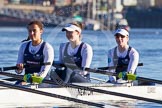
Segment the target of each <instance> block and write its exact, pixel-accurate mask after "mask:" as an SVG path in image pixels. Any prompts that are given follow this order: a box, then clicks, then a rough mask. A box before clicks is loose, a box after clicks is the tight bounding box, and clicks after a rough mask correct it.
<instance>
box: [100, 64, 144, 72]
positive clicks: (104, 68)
mask: <svg viewBox="0 0 162 108" xmlns="http://www.w3.org/2000/svg"><path fill="white" fill-rule="evenodd" d="M126 66H127V65H120V66H110V67H98V69H102V70H108V69H115V68H117V67H118V68H123V67H126ZM137 66H143V63H138V65H137Z"/></svg>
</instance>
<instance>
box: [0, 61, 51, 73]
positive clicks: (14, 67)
mask: <svg viewBox="0 0 162 108" xmlns="http://www.w3.org/2000/svg"><path fill="white" fill-rule="evenodd" d="M50 64H51V62H45V63H38V64H34V65H26V64H24V68H33V67H38V66H42V65H50ZM16 69H18V67H17V66H10V67H1V68H0V72H3V71H8V70H16Z"/></svg>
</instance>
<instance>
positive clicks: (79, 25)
mask: <svg viewBox="0 0 162 108" xmlns="http://www.w3.org/2000/svg"><path fill="white" fill-rule="evenodd" d="M70 24H72V25H75V26H77V27H79V28H81V30H82V29H83V28H84V27H83V24H82V23H81V22H79V21H75V22H72V23H70Z"/></svg>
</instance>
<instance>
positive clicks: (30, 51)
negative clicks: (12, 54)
mask: <svg viewBox="0 0 162 108" xmlns="http://www.w3.org/2000/svg"><path fill="white" fill-rule="evenodd" d="M27 29H28V38H29V39H28V41H26V42H23V43H22V45H21V46H20V49H19V53H18V59H17V67H18V70H17V71H16V72H17V73H18V74H20V73H22V71H23V69H24V64H26V65H35V64H40V63H44V62H50V63H51V64H50V65H45V66H38V67H33V68H25V74H26V75H28V76H27V77H28V80H29V82H30V80H31V78H29V77H31V75H33V74H34V75H35V76H39V77H41V78H45V77H46V76H47V73H48V71H49V70H50V68H51V65H52V62H53V58H54V51H53V47H52V46H51V45H50V44H49V43H47V42H45V41H43V39H42V37H41V35H42V33H43V24H42V23H41V22H40V21H31V22H30V23H29V24H28V25H27ZM30 40H31V41H30ZM16 84H22V85H24V84H26V82H24V81H18V82H17V83H16Z"/></svg>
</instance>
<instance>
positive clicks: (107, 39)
mask: <svg viewBox="0 0 162 108" xmlns="http://www.w3.org/2000/svg"><path fill="white" fill-rule="evenodd" d="M161 34H162V29H131V31H130V41H129V44H130V46H132V47H134V48H135V49H137V50H138V52H139V53H140V62H141V63H143V64H144V65H143V66H140V67H138V69H137V74H138V75H139V76H141V77H147V78H152V79H159V80H161V78H162V70H161V68H162V65H161V64H162V35H161ZM26 37H27V30H26V28H10V27H6V28H4V27H2V28H0V39H1V42H0V66H1V67H3V66H13V65H15V64H16V59H17V53H18V49H19V46H20V44H21V40H23V39H25V38H26ZM42 38H43V39H44V40H45V41H47V42H49V43H50V44H52V46H53V48H54V51H55V60H56V61H57V60H58V50H59V44H60V43H61V42H66V41H67V39H66V37H65V33H64V32H61V28H58V27H57V28H45V29H44V33H43V37H42ZM82 39H83V41H85V42H87V43H89V44H90V45H91V46H92V48H93V51H94V56H93V61H92V65H91V67H92V68H95V67H102V66H106V64H107V51H108V49H110V48H113V47H114V46H115V45H116V42H115V39H114V36H113V32H112V31H90V30H89V31H88V30H85V31H83V32H82ZM91 76H93V77H97V78H100V79H103V80H107V76H104V75H99V74H91ZM115 104H116V103H114V105H115ZM41 107H43V108H44V107H46V106H41ZM118 107H120V108H125V107H127V108H152V107H162V106H160V105H159V104H154V103H153V104H152V103H151V104H149V103H147V104H145V103H137V104H133V105H130V104H128V103H124V105H123V103H121V104H119V105H118Z"/></svg>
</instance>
